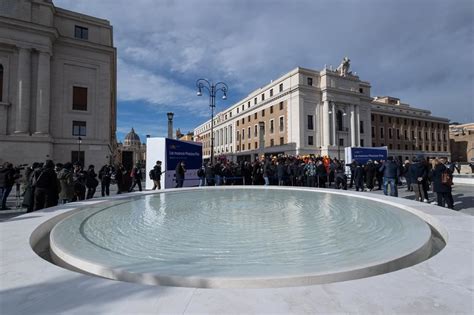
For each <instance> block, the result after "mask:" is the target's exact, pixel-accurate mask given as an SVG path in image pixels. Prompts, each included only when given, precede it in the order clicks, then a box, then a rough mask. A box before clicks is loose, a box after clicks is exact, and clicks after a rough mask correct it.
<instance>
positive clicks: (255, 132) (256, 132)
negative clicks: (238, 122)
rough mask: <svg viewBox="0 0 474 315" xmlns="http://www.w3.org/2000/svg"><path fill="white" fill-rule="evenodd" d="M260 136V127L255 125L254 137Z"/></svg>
mask: <svg viewBox="0 0 474 315" xmlns="http://www.w3.org/2000/svg"><path fill="white" fill-rule="evenodd" d="M257 135H258V126H257V125H255V126H254V128H253V136H254V137H256V136H257Z"/></svg>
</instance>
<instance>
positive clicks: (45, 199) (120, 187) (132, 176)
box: [0, 160, 143, 212]
mask: <svg viewBox="0 0 474 315" xmlns="http://www.w3.org/2000/svg"><path fill="white" fill-rule="evenodd" d="M22 171H23V172H22ZM22 173H23V174H22ZM142 173H143V172H142V169H141V167H140V165H139V164H137V165H136V166H135V167H133V168H132V170H131V171H128V170H126V169H125V168H124V167H123V166H122V165H118V166H112V165H110V164H105V165H103V166H102V167H101V168H100V170H99V171H98V172H96V170H95V166H94V165H89V167H87V168H84V167H83V166H82V164H81V163H79V162H76V163H71V162H67V163H65V164H61V163H57V164H54V162H53V161H52V160H46V162H45V163H33V164H32V165H21V166H17V167H14V166H13V164H12V163H8V162H6V163H4V164H3V166H1V167H0V197H1V198H0V199H1V210H8V208H7V203H6V202H7V198H8V196H9V195H10V192H11V191H12V189H13V187H14V186H15V185H16V189H17V192H21V193H20V194H17V196H18V197H19V196H23V198H22V202H21V206H22V207H24V208H26V209H27V212H32V211H35V210H40V209H43V208H48V207H53V206H56V205H58V204H65V203H69V202H74V201H80V200H85V199H92V198H93V197H94V195H95V194H96V190H97V187H98V186H99V184H100V186H101V195H102V197H104V196H109V195H110V185H112V184H114V185H117V193H118V194H120V193H122V192H127V191H133V189H134V188H135V186H137V185H138V188H139V190H140V191H141V190H142V186H141V182H142V180H143V175H142Z"/></svg>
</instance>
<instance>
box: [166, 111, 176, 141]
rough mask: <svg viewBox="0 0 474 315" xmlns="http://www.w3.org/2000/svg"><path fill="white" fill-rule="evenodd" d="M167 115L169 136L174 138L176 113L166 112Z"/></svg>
mask: <svg viewBox="0 0 474 315" xmlns="http://www.w3.org/2000/svg"><path fill="white" fill-rule="evenodd" d="M166 116H168V138H169V139H173V116H174V113H171V112H170V113H166Z"/></svg>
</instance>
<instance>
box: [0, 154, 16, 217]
mask: <svg viewBox="0 0 474 315" xmlns="http://www.w3.org/2000/svg"><path fill="white" fill-rule="evenodd" d="M13 184H15V170H14V169H13V164H11V163H5V164H4V166H3V167H2V168H0V199H1V203H2V205H1V209H0V210H9V209H8V208H7V198H8V195H10V192H11V191H12V188H13Z"/></svg>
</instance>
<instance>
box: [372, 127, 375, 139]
mask: <svg viewBox="0 0 474 315" xmlns="http://www.w3.org/2000/svg"><path fill="white" fill-rule="evenodd" d="M372 138H375V127H374V126H372Z"/></svg>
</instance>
